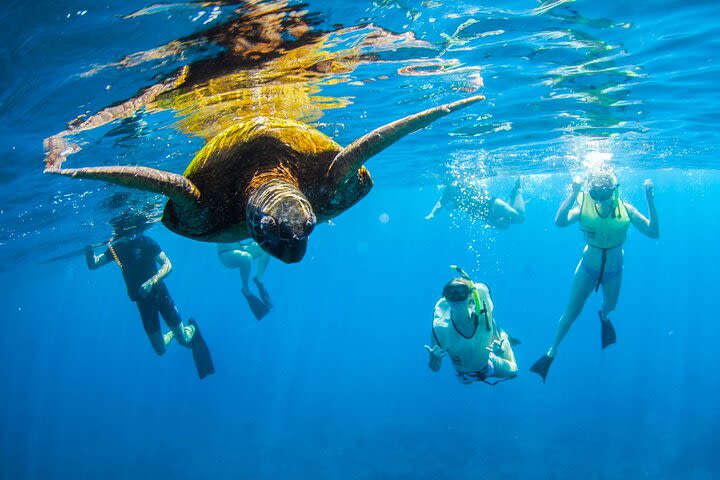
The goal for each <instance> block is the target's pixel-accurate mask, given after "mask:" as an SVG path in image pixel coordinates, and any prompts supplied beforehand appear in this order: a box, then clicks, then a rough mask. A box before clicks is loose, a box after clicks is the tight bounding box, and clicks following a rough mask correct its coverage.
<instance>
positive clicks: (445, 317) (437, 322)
mask: <svg viewBox="0 0 720 480" xmlns="http://www.w3.org/2000/svg"><path fill="white" fill-rule="evenodd" d="M449 319H450V304H448V302H447V301H446V300H445V299H444V298H441V299H440V300H438V301H437V303H436V304H435V313H434V315H433V326H434V327H446V326H447V325H448V321H449Z"/></svg>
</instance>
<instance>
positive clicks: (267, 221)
mask: <svg viewBox="0 0 720 480" xmlns="http://www.w3.org/2000/svg"><path fill="white" fill-rule="evenodd" d="M276 226H277V223H276V222H275V219H274V218H273V217H271V216H269V215H266V216H264V217H263V218H262V219H261V220H260V228H261V229H262V230H270V229H274V228H275V227H276Z"/></svg>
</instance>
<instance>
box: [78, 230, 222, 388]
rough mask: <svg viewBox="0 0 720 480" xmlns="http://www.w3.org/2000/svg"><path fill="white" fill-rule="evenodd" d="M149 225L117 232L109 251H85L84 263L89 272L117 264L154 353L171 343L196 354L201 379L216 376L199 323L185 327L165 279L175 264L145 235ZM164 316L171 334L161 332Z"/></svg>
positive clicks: (90, 248)
mask: <svg viewBox="0 0 720 480" xmlns="http://www.w3.org/2000/svg"><path fill="white" fill-rule="evenodd" d="M146 228H147V225H142V224H138V223H137V222H135V224H134V225H130V226H129V227H127V226H125V228H122V229H121V228H116V229H115V232H114V234H113V238H112V239H111V240H110V241H109V242H108V243H107V249H106V250H105V251H104V252H103V253H100V254H95V251H94V249H93V247H91V246H87V247H86V248H85V260H86V262H87V266H88V268H89V269H90V270H96V269H98V268H100V267H101V266H103V265H106V264H108V263H110V262H111V261H113V260H114V261H115V263H117V264H118V266H119V267H120V271H121V272H122V274H123V278H124V279H125V285H126V286H127V294H128V297H130V300H132V301H133V302H135V303H136V305H137V307H138V310H139V311H140V318H141V319H142V323H143V327H144V328H145V333H146V334H147V336H148V339H149V340H150V344H151V345H152V347H153V350H155V353H157V354H158V355H162V354H164V353H165V351H166V350H167V346H168V345H169V344H170V342H171V341H172V339H173V338H174V339H175V341H176V342H177V343H178V344H180V345H182V346H184V347H187V348H191V349H192V351H193V360H194V361H195V366H196V368H197V371H198V375H199V376H200V378H201V379H202V378H204V377H205V376H207V375H210V374H212V373H214V372H215V368H214V366H213V363H212V358H211V357H210V351H209V350H208V348H207V344H206V343H205V341H204V339H203V338H202V335H201V333H200V329H199V327H198V324H197V322H195V321H194V320H193V319H190V320H189V321H188V325H187V326H185V325H183V323H182V320H181V319H180V314H179V313H178V310H177V307H175V303H174V302H173V299H172V297H171V296H170V292H169V291H168V289H167V286H165V283H164V282H163V279H164V278H165V277H167V276H168V275H170V272H171V271H172V264H171V263H170V260H169V259H168V257H167V255H165V252H163V251H162V249H161V248H160V246H159V245H158V244H157V242H155V240H153V239H151V238H150V237H147V236H145V235H144V233H143V231H144V230H145V229H146ZM158 314H160V315H162V317H163V319H164V320H165V323H166V324H167V325H168V327H170V330H169V331H168V332H166V333H165V334H163V333H162V330H161V329H160V318H159V315H158Z"/></svg>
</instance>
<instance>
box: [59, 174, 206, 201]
mask: <svg viewBox="0 0 720 480" xmlns="http://www.w3.org/2000/svg"><path fill="white" fill-rule="evenodd" d="M45 173H52V174H54V175H64V176H66V177H72V178H87V179H91V180H104V181H106V182H109V183H114V184H116V185H122V186H124V187H130V188H135V189H138V190H144V191H146V192H152V193H160V194H162V195H165V196H166V197H168V198H169V199H170V200H172V201H173V203H174V204H176V205H178V206H180V207H196V206H197V203H198V202H199V201H200V191H199V190H198V189H197V187H195V185H194V184H193V183H192V182H191V181H190V180H188V179H187V178H185V177H183V176H182V175H178V174H176V173H171V172H166V171H163V170H157V169H155V168H149V167H132V166H118V167H88V168H65V169H46V170H45Z"/></svg>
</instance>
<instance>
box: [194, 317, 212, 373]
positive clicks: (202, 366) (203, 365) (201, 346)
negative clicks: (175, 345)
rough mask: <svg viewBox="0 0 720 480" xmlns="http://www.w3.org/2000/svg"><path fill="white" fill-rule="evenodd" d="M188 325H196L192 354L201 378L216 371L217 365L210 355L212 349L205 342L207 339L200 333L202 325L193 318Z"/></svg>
mask: <svg viewBox="0 0 720 480" xmlns="http://www.w3.org/2000/svg"><path fill="white" fill-rule="evenodd" d="M188 325H192V326H193V327H195V334H194V335H193V338H192V344H191V347H192V356H193V361H194V362H195V368H196V369H197V373H198V376H199V377H200V380H202V379H203V378H205V377H207V376H208V375H212V374H213V373H215V365H213V361H212V357H211V356H210V349H209V348H208V346H207V343H205V339H204V338H203V336H202V333H200V326H199V325H198V324H197V322H196V321H195V320H193V319H192V318H191V319H189V320H188Z"/></svg>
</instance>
